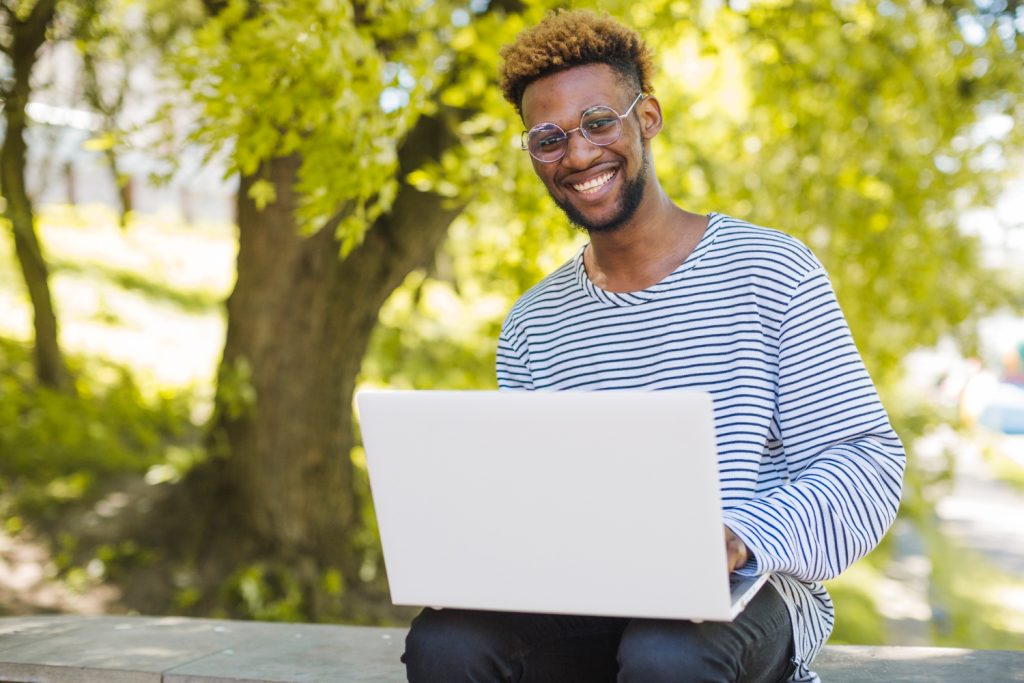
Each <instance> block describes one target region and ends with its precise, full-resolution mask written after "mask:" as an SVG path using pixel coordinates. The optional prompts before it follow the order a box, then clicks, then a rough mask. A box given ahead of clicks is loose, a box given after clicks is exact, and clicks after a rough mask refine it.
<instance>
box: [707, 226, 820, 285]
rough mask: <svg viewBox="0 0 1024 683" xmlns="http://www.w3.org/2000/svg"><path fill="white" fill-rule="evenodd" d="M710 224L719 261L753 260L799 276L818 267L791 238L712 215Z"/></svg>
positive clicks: (759, 227)
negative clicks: (713, 223) (796, 272)
mask: <svg viewBox="0 0 1024 683" xmlns="http://www.w3.org/2000/svg"><path fill="white" fill-rule="evenodd" d="M712 220H713V221H714V222H715V235H714V238H715V239H714V246H715V249H714V252H715V256H716V257H717V258H719V259H722V260H726V261H730V262H738V261H740V260H742V261H747V262H749V261H750V260H754V261H759V262H764V263H765V264H774V265H775V266H776V267H785V268H787V269H792V270H794V271H798V272H801V273H806V272H809V271H811V270H815V269H817V268H820V267H821V262H820V261H818V258H817V257H816V256H815V255H814V253H813V252H812V251H811V250H810V248H808V247H807V245H805V244H804V243H803V242H801V241H800V240H799V239H798V238H796V237H794V236H793V235H790V234H788V233H785V232H782V231H781V230H777V229H775V228H768V227H765V226H763V225H757V224H755V223H751V222H749V221H745V220H741V219H739V218H733V217H732V216H728V215H725V214H713V215H712Z"/></svg>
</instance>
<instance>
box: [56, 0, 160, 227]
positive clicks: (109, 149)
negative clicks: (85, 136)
mask: <svg viewBox="0 0 1024 683" xmlns="http://www.w3.org/2000/svg"><path fill="white" fill-rule="evenodd" d="M132 10H140V8H138V7H136V6H133V5H132V3H115V2H90V3H85V4H84V5H83V6H82V7H81V8H80V12H79V15H78V16H77V17H76V18H75V19H76V20H75V24H76V25H75V27H74V29H73V33H74V37H75V43H76V45H77V47H78V51H79V54H81V56H82V95H83V97H84V99H85V102H86V104H88V106H89V108H90V109H92V110H93V111H94V112H96V114H97V115H98V117H99V130H98V135H97V136H96V138H95V139H94V140H93V141H91V147H92V148H93V149H96V150H97V151H99V152H100V153H101V154H102V155H103V159H104V161H105V162H106V164H107V168H109V169H110V174H111V177H112V179H113V181H114V187H115V188H116V189H117V197H118V201H119V202H120V207H119V216H120V223H121V227H122V228H124V227H125V226H126V225H127V224H128V214H129V213H130V212H131V210H132V185H131V176H130V175H128V174H126V173H125V172H124V171H123V170H122V169H121V162H120V156H121V153H122V152H123V151H124V149H125V148H126V147H127V145H126V143H125V140H124V131H123V130H122V126H121V124H120V121H119V118H120V117H121V115H122V112H123V111H124V106H125V102H126V99H127V98H128V97H129V96H130V94H131V75H132V70H133V68H134V67H135V65H136V60H137V59H139V58H140V57H141V56H142V55H143V53H144V46H143V45H141V44H140V43H141V42H142V40H141V38H142V37H144V36H141V37H140V34H142V33H144V32H142V31H140V30H139V27H138V26H132V25H131V23H132V19H133V17H132V16H131V15H132Z"/></svg>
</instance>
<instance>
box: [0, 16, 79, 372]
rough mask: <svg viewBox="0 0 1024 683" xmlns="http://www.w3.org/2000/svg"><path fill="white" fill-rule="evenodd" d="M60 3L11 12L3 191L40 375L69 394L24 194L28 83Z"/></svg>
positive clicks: (0, 166)
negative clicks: (21, 16) (22, 13)
mask: <svg viewBox="0 0 1024 683" xmlns="http://www.w3.org/2000/svg"><path fill="white" fill-rule="evenodd" d="M55 4H56V3H55V0H40V1H39V2H38V3H37V4H36V5H35V7H34V8H33V10H32V13H31V15H30V16H29V17H28V18H27V19H26V20H24V21H21V20H18V19H17V18H16V17H15V15H14V12H13V11H11V10H8V9H6V6H5V14H6V15H7V16H6V20H7V23H8V29H9V30H10V32H11V33H12V44H11V46H10V47H9V48H7V49H6V52H7V55H8V57H9V58H10V60H11V69H12V71H13V73H12V74H11V77H12V78H11V81H10V82H9V85H7V87H6V88H5V89H4V90H5V91H4V93H3V96H4V100H5V101H4V120H5V122H6V134H5V135H4V141H3V145H2V147H0V188H2V190H3V194H4V198H5V199H6V202H7V206H6V208H5V211H4V213H5V215H6V216H7V219H8V220H9V221H10V222H11V228H12V229H13V231H14V247H15V253H16V254H17V256H18V263H19V264H20V265H21V272H22V275H23V276H24V278H25V285H26V287H27V289H28V295H29V300H30V301H31V302H32V310H33V312H34V327H35V336H36V339H35V351H36V373H37V376H38V378H39V381H40V382H42V383H43V384H45V385H48V386H50V387H54V388H57V389H64V390H69V389H70V388H71V387H72V384H71V379H70V376H69V374H68V371H67V367H66V366H65V364H64V357H63V356H62V354H61V351H60V345H59V344H58V341H57V340H58V330H57V317H56V315H55V314H54V309H53V300H52V298H51V296H50V285H49V274H48V272H47V268H46V261H45V260H44V258H43V252H42V248H41V247H40V245H39V238H38V236H37V235H36V229H35V219H34V216H33V211H32V201H31V200H30V199H29V196H28V192H27V191H26V189H25V152H26V145H25V138H24V133H25V128H26V126H27V119H26V115H25V107H26V105H27V104H28V97H29V93H30V90H31V86H30V81H29V78H30V76H31V73H32V67H33V66H35V62H36V55H37V53H38V51H39V47H40V46H41V45H42V43H43V40H44V39H45V37H46V29H47V26H48V25H49V24H50V22H51V21H52V19H53V16H54V7H55Z"/></svg>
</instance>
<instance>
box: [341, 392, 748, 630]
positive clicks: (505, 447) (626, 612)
mask: <svg viewBox="0 0 1024 683" xmlns="http://www.w3.org/2000/svg"><path fill="white" fill-rule="evenodd" d="M356 402H357V406H358V409H359V415H360V424H361V429H362V434H363V443H364V447H365V450H366V460H367V466H368V470H369V477H370V486H371V491H372V495H373V501H374V507H375V510H376V515H377V522H378V526H379V529H380V538H381V543H382V546H383V551H384V561H385V565H386V568H387V573H388V581H389V584H390V588H391V597H392V600H393V602H394V603H395V604H399V605H429V606H437V607H459V608H470V609H494V610H509V611H527V612H548V613H568V614H592V615H605V616H629V617H650V618H676V619H709V620H730V619H732V618H733V617H734V616H735V614H736V613H738V612H739V609H741V607H742V605H738V606H737V607H735V608H734V606H733V602H734V601H733V599H732V598H731V596H730V585H729V577H728V572H727V571H726V566H727V565H726V554H725V544H724V541H723V532H722V518H721V501H720V493H719V481H718V462H717V457H716V451H715V438H714V420H713V412H712V402H711V398H710V396H709V395H708V394H706V393H699V392H674V391H673V392H644V393H634V392H516V391H501V392H493V391H492V392H486V391H481V392H454V391H363V392H360V393H359V395H358V396H357V397H356ZM751 583H752V582H751ZM756 583H757V587H759V586H760V584H761V583H763V577H762V578H761V579H760V581H757V582H756ZM750 588H751V587H750V586H749V585H748V589H750ZM753 590H756V588H754V589H753ZM748 592H752V591H751V590H748ZM738 599H739V600H741V601H742V603H743V604H745V602H746V600H747V599H749V597H747V598H746V599H743V598H742V597H740V598H738Z"/></svg>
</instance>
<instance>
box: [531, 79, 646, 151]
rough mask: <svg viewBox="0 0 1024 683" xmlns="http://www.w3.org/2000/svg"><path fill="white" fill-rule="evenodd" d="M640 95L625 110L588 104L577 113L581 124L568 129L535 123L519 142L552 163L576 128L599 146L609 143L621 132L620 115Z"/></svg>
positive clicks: (621, 115)
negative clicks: (587, 106) (583, 109)
mask: <svg viewBox="0 0 1024 683" xmlns="http://www.w3.org/2000/svg"><path fill="white" fill-rule="evenodd" d="M643 98H644V94H643V93H640V94H639V95H637V96H636V99H635V100H633V104H631V105H629V109H627V110H626V113H625V114H619V112H617V111H615V110H614V109H612V108H611V107H606V106H605V105H603V104H599V105H597V106H594V107H590V108H589V109H587V110H586V111H584V112H583V115H582V116H580V125H579V126H578V127H576V128H573V129H572V130H568V131H566V130H562V129H561V128H560V127H559V126H557V125H555V124H553V123H538V124H537V125H536V126H534V127H533V128H531V129H530V130H528V131H525V130H524V131H523V135H522V139H521V140H520V144H521V145H522V147H523V149H525V150H527V151H528V152H529V153H530V156H532V157H533V158H534V159H536V160H537V161H539V162H541V163H544V164H550V163H553V162H555V161H558V160H559V159H561V158H562V157H564V156H565V150H566V149H568V148H569V136H570V135H572V134H573V133H575V132H576V131H579V132H580V134H581V135H582V136H583V137H584V138H585V139H586V140H587V141H588V142H590V143H591V144H594V145H597V146H598V147H604V146H606V145H610V144H612V143H613V142H615V141H616V140H618V139H619V136H620V135H622V119H624V118H626V117H627V116H629V114H630V112H632V111H633V107H635V106H636V103H637V102H639V101H640V100H642V99H643Z"/></svg>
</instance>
